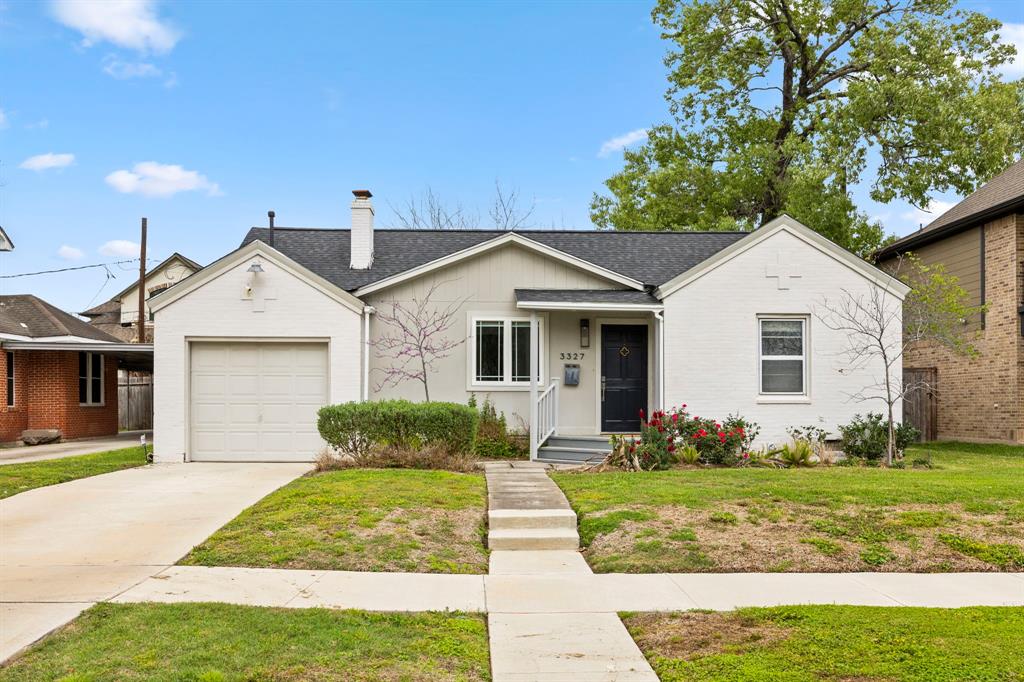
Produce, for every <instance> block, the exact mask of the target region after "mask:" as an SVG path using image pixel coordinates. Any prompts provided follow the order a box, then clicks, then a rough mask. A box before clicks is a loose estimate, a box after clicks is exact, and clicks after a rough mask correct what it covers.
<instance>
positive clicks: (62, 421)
mask: <svg viewBox="0 0 1024 682" xmlns="http://www.w3.org/2000/svg"><path fill="white" fill-rule="evenodd" d="M15 353H16V357H15V372H16V374H17V376H16V382H17V388H16V390H15V400H16V402H17V404H16V405H15V409H14V410H13V411H10V412H5V414H4V415H3V421H0V440H2V441H4V442H10V441H14V440H17V439H18V437H19V436H20V435H21V432H22V431H23V430H25V429H60V431H61V433H63V434H64V438H68V439H71V438H88V437H90V436H109V435H113V434H116V433H117V361H116V360H115V359H113V358H109V357H108V358H105V359H104V363H103V365H104V366H103V373H104V377H103V378H104V387H103V398H104V404H103V405H96V406H93V405H88V406H83V405H79V403H78V353H77V352H75V351H15ZM6 363H7V359H6V355H5V356H4V359H3V364H4V371H5V372H6ZM0 376H6V374H2V375H0ZM6 390H7V389H6V383H5V385H4V388H3V393H4V401H5V403H4V404H6Z"/></svg>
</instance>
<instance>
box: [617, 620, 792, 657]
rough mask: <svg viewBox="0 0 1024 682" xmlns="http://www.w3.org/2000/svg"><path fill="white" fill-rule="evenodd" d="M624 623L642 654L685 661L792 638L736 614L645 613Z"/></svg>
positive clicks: (778, 628)
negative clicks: (653, 654)
mask: <svg viewBox="0 0 1024 682" xmlns="http://www.w3.org/2000/svg"><path fill="white" fill-rule="evenodd" d="M623 621H624V622H625V624H626V627H627V628H628V629H629V632H630V634H631V635H633V638H634V639H635V640H636V643H637V645H638V646H639V647H640V649H641V650H642V651H645V652H657V655H658V656H660V657H664V658H673V659H681V660H684V661H692V660H694V659H697V658H703V657H705V656H714V655H717V654H726V653H728V654H744V653H747V652H749V651H752V650H753V649H757V648H763V647H766V646H769V645H771V644H774V643H775V642H781V641H782V640H784V639H786V638H788V637H789V636H790V630H789V628H785V627H781V626H779V625H777V624H775V623H772V622H770V621H765V620H758V619H756V618H752V617H750V616H749V615H746V614H742V613H735V612H728V613H707V612H703V611H686V612H680V613H643V614H632V615H629V616H627V617H626V618H624V619H623Z"/></svg>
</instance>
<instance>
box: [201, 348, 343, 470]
mask: <svg viewBox="0 0 1024 682" xmlns="http://www.w3.org/2000/svg"><path fill="white" fill-rule="evenodd" d="M191 352H192V377H191V378H192V381H191V390H192V395H191V398H190V399H191V404H192V407H191V415H192V418H191V429H192V434H191V443H192V445H191V456H192V459H193V460H227V461H310V460H312V459H313V458H314V457H315V456H316V454H317V453H318V452H319V450H320V449H321V448H322V447H323V441H322V440H321V439H320V436H319V434H318V433H317V430H316V413H317V410H319V409H320V407H321V406H323V405H325V404H326V403H327V347H326V345H325V344H315V343H295V344H292V343H269V342H268V343H230V342H224V343H212V342H211V343H205V342H203V343H194V344H193V346H192V351H191Z"/></svg>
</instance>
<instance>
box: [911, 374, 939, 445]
mask: <svg viewBox="0 0 1024 682" xmlns="http://www.w3.org/2000/svg"><path fill="white" fill-rule="evenodd" d="M938 379H939V373H938V370H936V369H935V368H934V367H926V368H924V369H904V370H903V385H904V386H921V387H922V388H918V389H917V390H914V391H911V392H910V393H908V394H907V395H905V396H903V421H904V422H906V423H908V424H911V425H913V426H914V428H916V429H917V430H918V431H920V432H921V437H920V440H925V441H930V440H935V439H936V438H937V437H938V433H937V431H938V412H939V410H938V408H939V406H938V401H937V400H936V398H935V393H936V391H937V390H938Z"/></svg>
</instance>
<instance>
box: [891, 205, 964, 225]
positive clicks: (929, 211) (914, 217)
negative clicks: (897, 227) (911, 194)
mask: <svg viewBox="0 0 1024 682" xmlns="http://www.w3.org/2000/svg"><path fill="white" fill-rule="evenodd" d="M956 205H957V202H956V201H942V200H940V199H932V200H931V201H929V202H928V205H927V206H925V207H924V209H920V208H917V207H916V206H914V207H913V208H911V210H909V211H905V212H904V213H902V214H900V217H901V218H903V219H904V220H907V221H910V222H911V223H913V225H914V227H915V228H917V227H919V226H923V225H927V224H928V223H930V222H932V221H933V220H935V219H936V218H938V217H939V216H940V215H942V214H943V213H945V212H946V211H948V210H949V209H951V208H953V207H954V206H956Z"/></svg>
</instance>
